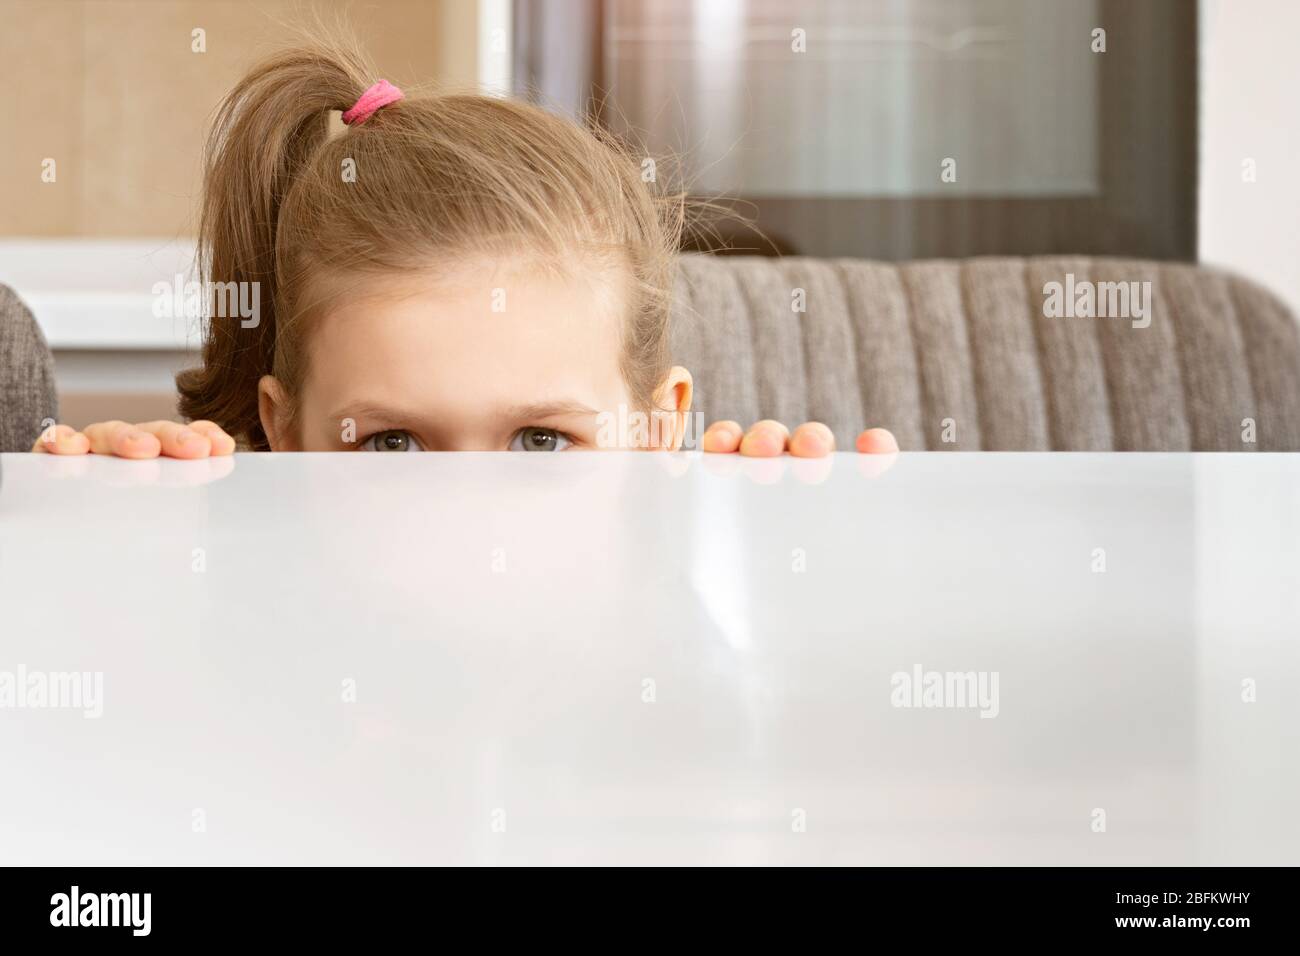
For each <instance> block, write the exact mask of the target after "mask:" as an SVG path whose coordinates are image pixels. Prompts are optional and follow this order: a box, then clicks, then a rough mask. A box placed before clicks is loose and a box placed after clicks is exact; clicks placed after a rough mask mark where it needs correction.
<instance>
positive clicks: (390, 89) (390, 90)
mask: <svg viewBox="0 0 1300 956" xmlns="http://www.w3.org/2000/svg"><path fill="white" fill-rule="evenodd" d="M404 96H405V94H404V93H403V92H402V91H401V90H399V89H398V88H397V87H395V86H393V84H392V83H389V82H388V81H387V80H380V81H379V82H378V83H376V84H375V85H374V86H372V87H371V88H370V89H368V90H366V91H365V92H364V93H362V94H361V98H360V99H358V100H357V102H356V105H355V106H353V107H352V109H350V110H348V111H347V112H346V113H344V114H343V122H344V123H346V124H347V125H348V126H353V125H355V124H357V123H361V122H364V121H365V120H366V119H368V118H369V117H370V114H371V113H373V112H374V111H375V110H377V109H380V108H381V107H384V106H387V105H388V104H389V103H396V102H397V101H398V100H400V99H402V98H403V97H404Z"/></svg>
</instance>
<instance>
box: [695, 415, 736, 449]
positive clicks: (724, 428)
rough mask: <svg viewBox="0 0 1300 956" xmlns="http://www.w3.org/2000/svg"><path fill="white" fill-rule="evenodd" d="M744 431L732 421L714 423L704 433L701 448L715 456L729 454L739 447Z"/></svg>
mask: <svg viewBox="0 0 1300 956" xmlns="http://www.w3.org/2000/svg"><path fill="white" fill-rule="evenodd" d="M743 435H744V430H743V429H742V428H741V427H740V425H739V423H737V422H733V421H723V422H714V423H713V424H712V425H710V426H709V427H708V428H707V429H705V431H704V437H703V439H702V441H701V446H702V448H703V450H704V451H706V452H710V453H715V454H731V453H732V452H734V451H735V450H736V449H737V448H739V447H740V442H741V437H742V436H743Z"/></svg>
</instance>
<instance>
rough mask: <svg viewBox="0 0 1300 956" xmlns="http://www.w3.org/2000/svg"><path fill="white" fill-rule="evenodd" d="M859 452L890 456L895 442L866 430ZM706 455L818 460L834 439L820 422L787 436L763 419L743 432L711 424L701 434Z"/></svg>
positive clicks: (878, 431)
mask: <svg viewBox="0 0 1300 956" xmlns="http://www.w3.org/2000/svg"><path fill="white" fill-rule="evenodd" d="M857 445H858V451H860V452H862V453H863V454H867V455H889V454H893V453H894V452H896V451H898V442H897V441H895V440H894V436H893V435H891V434H890V433H889V432H887V431H886V430H885V429H883V428H868V429H867V430H866V431H864V432H863V433H862V434H861V435H859V436H858V442H857ZM703 447H704V450H705V451H708V452H721V453H724V454H726V453H730V452H734V451H739V452H740V453H741V454H742V455H747V456H749V457H752V458H774V457H776V456H777V455H782V454H784V453H785V452H787V451H788V452H790V454H792V455H794V456H795V457H796V458H821V457H824V456H825V455H829V454H830V453H831V452H833V451H834V450H835V436H834V435H833V434H831V430H830V429H829V428H827V427H826V426H825V425H823V424H822V423H821V422H804V423H803V424H802V425H800V426H799V427H798V428H796V429H795V430H794V434H793V435H791V434H790V430H789V429H788V428H786V427H785V426H784V425H782V424H781V423H780V422H774V421H772V420H771V419H770V418H768V419H764V420H763V421H761V422H759V423H758V424H756V425H754V426H753V427H752V428H750V430H749V431H745V430H744V429H743V428H741V427H740V425H738V424H737V423H736V422H731V421H727V422H714V423H713V424H712V425H710V426H709V427H708V429H706V430H705V432H704V442H703Z"/></svg>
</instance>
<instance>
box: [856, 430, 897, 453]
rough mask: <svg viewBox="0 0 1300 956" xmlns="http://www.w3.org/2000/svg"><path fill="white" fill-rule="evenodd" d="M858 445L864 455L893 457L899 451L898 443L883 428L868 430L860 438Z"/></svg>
mask: <svg viewBox="0 0 1300 956" xmlns="http://www.w3.org/2000/svg"><path fill="white" fill-rule="evenodd" d="M857 444H858V451H860V452H862V454H864V455H892V454H894V453H895V452H897V451H898V441H897V440H896V439H895V438H894V436H893V434H892V433H891V432H889V431H887V430H885V429H883V428H868V429H867V430H866V431H864V432H863V433H862V434H861V435H859V436H858V443H857Z"/></svg>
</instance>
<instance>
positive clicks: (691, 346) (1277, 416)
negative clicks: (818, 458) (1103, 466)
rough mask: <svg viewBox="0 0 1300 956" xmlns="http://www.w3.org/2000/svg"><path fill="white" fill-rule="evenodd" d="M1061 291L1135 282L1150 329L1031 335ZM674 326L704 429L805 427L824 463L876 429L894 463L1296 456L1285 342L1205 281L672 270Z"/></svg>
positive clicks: (1281, 331) (727, 266)
mask: <svg viewBox="0 0 1300 956" xmlns="http://www.w3.org/2000/svg"><path fill="white" fill-rule="evenodd" d="M1067 275H1073V276H1074V283H1075V286H1076V287H1079V286H1080V285H1081V283H1084V282H1092V283H1102V282H1117V281H1138V282H1142V281H1149V282H1150V283H1151V287H1150V292H1151V296H1152V298H1153V302H1152V307H1151V312H1150V316H1151V321H1150V324H1149V325H1148V326H1147V327H1146V328H1134V327H1133V322H1132V321H1129V320H1126V319H1123V318H1064V317H1062V318H1048V317H1046V316H1045V315H1044V298H1045V297H1044V293H1043V290H1044V287H1045V286H1046V285H1047V284H1048V283H1051V282H1058V283H1062V284H1064V282H1065V281H1066V278H1065V277H1066V276H1067ZM797 290H802V300H803V303H802V304H803V306H804V308H805V309H806V311H804V312H801V313H797V312H794V311H793V306H794V305H795V304H796V303H795V299H796V291H797ZM677 308H678V312H679V316H678V321H677V323H676V326H675V337H676V338H675V343H674V344H675V353H676V357H677V359H678V361H679V362H680V364H682V365H685V366H686V367H687V368H689V369H691V370H692V372H694V373H695V377H696V383H697V389H696V407H697V408H698V409H699V410H700V411H702V412H703V413H704V416H705V417H706V418H708V419H710V420H714V419H719V418H732V419H735V420H737V421H739V422H742V423H749V422H751V421H754V420H755V419H758V418H775V419H777V420H779V421H783V422H799V421H806V420H809V419H815V420H819V421H824V422H826V423H827V424H828V425H830V426H831V427H832V429H834V431H835V435H836V438H837V440H838V442H839V444H840V447H842V448H851V447H852V445H851V444H850V443H851V441H852V439H853V436H854V435H855V433H856V432H857V431H858V430H859V429H860V428H861V427H863V425H880V426H883V427H886V428H889V429H891V430H892V431H893V432H894V434H895V435H896V436H897V437H898V443H899V446H900V447H901V448H903V449H904V450H907V449H922V448H928V449H936V450H960V451H971V450H979V449H983V450H990V451H1012V450H1053V449H1054V450H1061V451H1110V450H1115V451H1188V450H1191V451H1256V450H1258V451H1300V326H1298V325H1297V323H1296V320H1295V317H1294V316H1293V315H1291V313H1290V312H1288V311H1287V308H1286V307H1285V306H1284V305H1282V304H1281V303H1280V302H1279V301H1278V299H1277V298H1275V297H1274V296H1273V295H1271V294H1270V293H1269V292H1267V291H1266V290H1264V289H1262V288H1260V287H1259V286H1257V285H1255V284H1254V283H1251V282H1248V281H1246V280H1244V279H1241V278H1239V277H1236V276H1233V275H1229V274H1225V273H1223V272H1220V271H1217V270H1214V269H1211V268H1207V267H1204V266H1193V265H1187V264H1181V263H1154V262H1139V261H1135V260H1131V259H1096V258H1081V257H1051V258H1030V259H1009V258H1005V259H1004V258H998V259H994V258H981V259H968V260H962V261H936V262H911V263H902V264H887V263H878V262H866V261H861V260H827V259H799V258H789V259H780V260H773V259H757V258H753V259H746V258H706V257H699V256H690V257H686V258H685V259H684V260H683V262H682V269H681V278H680V284H679V290H678V295H677ZM1247 419H1249V420H1250V422H1251V423H1253V425H1252V424H1251V423H1247V424H1245V425H1243V421H1245V420H1247ZM1252 431H1253V435H1252V434H1251V432H1252ZM1252 437H1253V438H1254V439H1255V440H1254V441H1250V440H1246V439H1249V438H1252ZM949 439H950V440H949Z"/></svg>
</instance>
